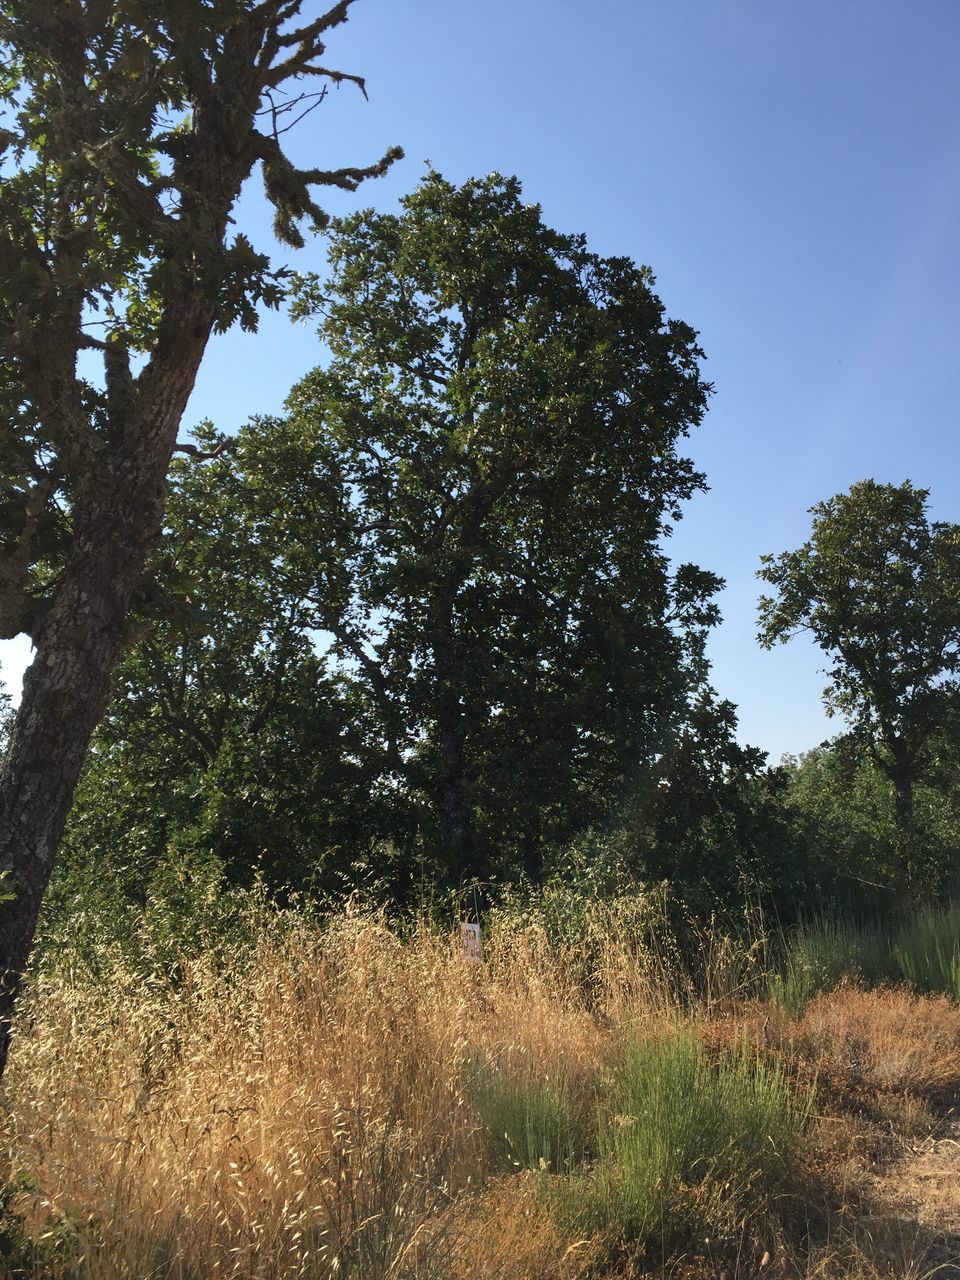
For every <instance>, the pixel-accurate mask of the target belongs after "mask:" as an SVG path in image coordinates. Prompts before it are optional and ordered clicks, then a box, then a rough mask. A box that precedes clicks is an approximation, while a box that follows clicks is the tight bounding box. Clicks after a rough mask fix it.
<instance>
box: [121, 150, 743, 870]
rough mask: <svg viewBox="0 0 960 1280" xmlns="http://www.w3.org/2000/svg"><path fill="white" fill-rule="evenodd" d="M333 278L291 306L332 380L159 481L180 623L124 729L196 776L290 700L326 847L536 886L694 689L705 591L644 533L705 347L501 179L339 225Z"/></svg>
mask: <svg viewBox="0 0 960 1280" xmlns="http://www.w3.org/2000/svg"><path fill="white" fill-rule="evenodd" d="M330 262H331V274H330V276H329V278H328V279H326V280H325V281H323V282H322V283H321V282H320V281H319V280H316V279H310V280H304V281H303V282H302V283H301V285H300V288H299V290H298V303H297V306H298V309H299V311H300V313H301V314H302V315H304V316H309V317H313V318H316V319H317V320H318V322H319V336H320V338H321V339H322V340H323V342H324V343H325V344H326V345H327V347H328V348H329V350H330V353H331V354H330V359H329V361H328V363H327V364H325V365H324V366H322V367H320V368H318V369H316V370H315V371H314V372H313V373H311V374H310V375H308V376H307V377H306V378H305V379H304V380H303V381H302V382H301V383H299V384H298V385H297V386H296V387H295V388H294V390H293V392H292V393H291V396H290V399H289V401H288V412H287V414H286V416H284V417H283V418H280V419H262V420H258V421H255V422H252V423H250V424H248V425H247V426H246V427H244V428H243V429H242V430H241V432H240V433H239V436H238V438H237V441H236V445H235V447H234V448H232V449H231V450H230V452H229V453H228V454H226V455H224V456H223V457H222V458H219V459H217V460H215V461H213V462H211V463H209V464H208V465H207V467H206V468H205V469H204V471H203V472H202V473H201V472H198V471H197V470H196V469H193V470H190V469H187V470H182V471H180V472H179V473H178V476H177V480H176V485H175V497H174V500H173V503H172V507H171V518H172V519H173V520H174V521H175V526H176V527H175V529H174V530H173V532H174V534H175V536H174V540H173V542H172V544H171V545H172V547H173V548H174V551H173V552H172V556H173V558H172V559H170V560H169V561H168V563H167V566H166V569H165V570H162V572H161V574H160V579H161V582H163V583H165V584H166V586H165V588H164V589H165V591H166V592H167V595H168V597H169V598H171V599H172V600H173V601H174V602H175V603H174V608H173V612H172V613H171V615H170V617H169V618H167V619H166V620H164V621H162V622H161V623H160V624H159V625H156V626H154V628H153V630H152V632H151V634H150V636H149V637H148V639H147V640H146V641H145V642H144V644H143V645H141V647H140V649H139V650H138V651H137V654H136V655H135V656H131V658H130V659H129V660H128V662H127V663H126V665H125V667H124V670H123V681H124V688H125V689H127V690H128V691H129V692H128V695H127V697H126V698H125V699H124V700H123V702H121V703H118V704H117V708H116V710H115V711H114V712H113V713H112V717H111V723H112V725H113V729H114V731H115V732H114V737H115V739H116V736H117V733H119V734H120V736H121V737H122V736H123V733H124V732H125V731H124V730H123V728H122V726H123V725H125V726H126V732H127V733H129V735H130V736H131V738H132V739H138V738H141V737H142V736H143V731H142V730H138V729H137V725H136V722H137V721H138V720H139V723H140V724H141V725H146V724H153V725H158V726H163V732H164V734H173V737H174V739H176V738H177V735H183V752H184V753H186V754H189V755H190V756H191V758H192V757H193V756H196V757H197V765H198V768H200V769H202V770H205V769H207V768H209V763H206V764H205V763H204V760H202V759H201V757H204V759H205V760H206V761H207V762H209V761H210V760H212V759H213V757H214V755H215V754H217V753H221V752H223V751H224V750H225V749H226V748H225V746H224V742H225V739H224V738H223V733H222V730H223V729H224V726H229V725H233V726H234V729H233V730H231V732H238V733H241V736H242V737H243V739H244V742H245V743H246V746H245V747H244V752H246V755H244V756H243V758H244V759H246V760H247V761H248V762H249V761H250V760H252V759H255V758H257V757H258V755H259V753H260V752H261V751H262V745H258V744H256V743H255V741H254V739H255V737H256V735H255V734H254V733H253V731H252V726H253V725H254V724H259V726H260V729H261V732H262V731H263V729H264V728H265V726H266V725H268V724H272V725H276V724H277V723H278V722H277V720H276V717H277V715H278V714H279V708H280V706H281V704H282V705H283V706H286V707H287V708H288V709H291V708H293V707H294V705H295V704H296V705H298V706H299V710H298V712H297V715H299V716H300V718H301V721H303V722H304V723H306V722H307V721H309V719H310V717H311V716H312V717H314V718H315V727H314V729H313V738H312V742H313V745H312V747H311V751H312V759H313V761H314V764H315V767H316V769H317V771H318V773H317V776H318V778H319V777H322V778H323V779H325V782H324V785H325V786H326V787H327V788H328V801H327V808H326V815H327V816H326V817H321V816H320V809H319V808H316V807H314V804H313V802H312V801H307V802H306V804H305V805H304V806H302V808H303V812H304V814H306V813H308V812H309V813H313V814H314V815H315V817H317V818H318V822H319V826H320V827H321V828H322V829H323V830H325V831H326V832H327V836H328V837H329V839H330V843H329V845H328V846H327V848H328V853H327V857H328V859H329V858H331V857H334V856H337V857H339V861H340V865H341V867H343V868H346V867H347V866H348V864H349V863H350V858H349V857H348V856H345V854H346V850H347V848H348V846H349V843H350V842H351V841H352V842H353V848H354V854H353V857H354V859H355V860H356V859H357V858H358V857H360V855H361V854H362V851H363V849H365V848H366V849H368V850H373V849H374V847H375V846H378V847H379V850H380V854H379V857H380V861H381V870H382V871H383V873H384V874H388V873H389V874H397V873H398V871H397V869H398V867H399V866H402V867H405V868H406V875H407V876H410V875H411V874H413V871H414V869H415V868H417V867H419V868H420V869H421V871H422V872H425V873H426V874H427V876H428V877H429V878H430V879H431V880H433V881H436V880H439V881H441V882H444V883H447V884H452V885H457V884H459V883H461V882H462V881H464V880H465V879H471V878H477V877H479V878H481V879H486V878H490V877H494V878H501V879H502V878H503V877H514V876H516V875H517V874H529V875H531V876H534V877H535V876H536V875H537V874H538V873H539V870H540V866H541V861H542V859H543V856H544V853H545V851H546V850H547V849H549V848H551V847H557V846H558V845H560V844H562V843H563V842H564V841H566V840H568V839H569V838H571V837H572V836H573V835H575V834H577V833H578V832H581V831H582V830H583V829H584V828H585V827H586V826H588V825H589V824H591V823H593V822H601V821H604V820H605V818H606V815H607V812H608V810H609V809H610V807H611V806H613V805H616V804H618V803H619V802H620V800H621V799H622V798H623V797H624V796H625V795H626V794H627V793H628V792H630V791H631V790H633V789H634V788H635V787H636V785H637V784H638V782H639V780H640V779H641V778H643V777H645V776H646V775H648V774H649V773H650V772H651V770H652V769H653V768H654V766H655V764H656V761H657V760H658V759H659V758H660V756H661V755H662V754H663V752H664V751H665V750H666V749H667V748H668V746H669V744H670V743H671V742H672V740H673V738H674V736H675V735H676V733H677V732H678V731H679V729H680V727H681V726H682V725H683V724H685V723H686V722H687V720H688V719H689V715H690V702H691V700H692V698H693V697H694V696H695V694H696V691H697V690H698V689H699V688H700V685H701V683H702V680H703V676H704V672H705V664H704V662H703V654H702V645H703V639H704V634H705V630H706V628H707V627H708V626H709V625H710V624H711V623H712V622H713V621H715V619H716V617H717V609H716V605H715V603H714V601H713V594H714V592H715V590H716V588H717V586H718V585H719V584H718V580H717V579H716V578H715V577H714V576H713V575H711V574H709V573H706V572H704V571H702V570H700V569H697V568H696V567H695V566H693V565H683V566H681V567H679V568H678V569H676V570H672V569H671V567H670V565H669V561H668V558H667V555H666V553H665V550H664V546H663V540H664V538H665V536H666V535H667V534H668V532H669V529H670V527H671V525H672V522H673V521H674V520H675V519H676V518H678V516H679V514H680V507H681V504H682V503H683V501H684V500H685V499H686V498H688V497H689V496H690V495H691V494H693V493H694V492H696V490H697V489H698V488H700V487H701V486H702V484H703V479H702V477H701V476H700V475H699V474H698V472H697V471H696V470H695V468H694V467H693V465H692V464H691V463H690V461H689V459H687V458H685V457H684V456H683V455H682V453H681V452H680V451H679V450H678V443H679V442H680V441H681V440H682V438H683V436H684V435H685V434H686V433H687V432H688V431H689V430H691V429H692V428H693V427H695V426H696V425H697V424H698V423H699V421H700V419H701V417H702V414H703V411H704V407H705V404H706V399H707V395H708V393H709V385H708V384H707V383H706V382H705V381H704V380H703V378H702V376H701V374H700V361H701V352H700V349H699V347H698V345H697V342H696V335H695V333H694V331H693V330H692V329H690V328H689V326H687V325H684V324H682V323H680V322H678V321H673V320H669V319H667V318H666V316H665V314H664V310H663V306H662V304H661V303H660V301H659V299H658V298H657V297H656V295H655V294H654V292H653V289H652V278H651V276H650V273H649V271H647V270H646V269H645V268H641V267H637V266H635V265H634V264H633V263H632V262H629V261H628V260H626V259H618V258H613V259H610V258H601V257H599V256H597V255H595V254H592V253H591V252H590V251H589V250H588V248H587V246H586V244H585V242H584V240H583V238H582V237H579V236H567V235H561V234H559V233H557V232H555V231H552V230H550V229H549V228H548V227H546V226H545V225H544V223H543V221H542V218H541V215H540V211H539V209H538V208H536V207H535V206H531V205H528V204H525V203H524V202H523V200H522V196H521V191H520V186H519V183H518V182H517V181H516V180H515V179H507V178H502V177H500V176H499V175H492V176H490V177H488V178H484V179H479V180H474V181H470V182H467V183H466V184H464V185H463V186H462V187H457V186H454V185H453V184H451V183H449V182H447V181H446V180H444V179H443V178H442V177H440V175H438V174H436V173H431V174H429V175H428V176H427V178H426V180H425V181H424V182H423V183H422V184H421V186H420V187H419V188H418V189H417V190H416V191H415V192H414V193H413V194H412V195H411V196H409V197H407V198H406V199H405V200H404V201H403V204H402V211H401V212H400V213H398V214H379V213H374V212H373V211H371V210H367V211H365V212H363V213H360V214H357V215H355V216H353V217H350V218H345V219H342V220H340V221H337V222H335V223H334V224H333V225H332V227H331V229H330ZM178 546H179V547H180V550H176V548H177V547H178ZM185 569H186V578H184V577H182V576H181V577H179V578H178V575H182V574H183V573H184V571H185ZM191 576H192V577H193V581H192V583H191V581H190V579H191ZM218 576H219V578H218ZM201 580H202V581H203V582H204V583H206V584H208V585H204V586H201V585H200V582H201ZM218 580H219V582H220V583H222V584H223V585H222V587H220V586H218V585H217V582H218ZM211 587H212V589H211ZM205 600H206V601H207V603H206V604H204V603H203V602H204V601H205ZM311 646H313V647H315V650H316V652H315V653H314V652H313V648H312V647H311ZM288 650H289V653H290V654H291V655H292V656H291V657H290V659H289V661H288V662H287V665H286V666H285V668H284V674H283V676H282V677H281V676H280V675H279V674H276V675H274V676H270V675H269V670H274V671H276V669H277V667H278V663H279V662H280V655H281V654H283V653H287V652H288ZM311 655H312V656H311ZM284 661H287V660H286V659H284ZM251 663H252V664H253V665H252V666H251ZM254 668H256V672H257V674H256V677H255V679H254V677H253V671H254ZM251 680H252V681H253V683H251ZM294 680H297V681H302V683H301V684H300V685H298V689H297V691H296V692H294V691H293V689H292V685H291V681H294ZM171 686H172V692H171ZM281 689H282V694H281V696H280V697H279V698H278V696H277V694H278V691H279V690H281ZM245 691H246V696H247V701H246V705H245V706H244V698H245ZM265 697H269V698H270V699H272V702H271V710H270V711H269V713H264V714H266V720H264V719H263V716H262V714H261V711H260V710H259V708H260V707H261V703H262V702H263V699H264V698H265ZM211 700H212V701H213V703H214V704H215V705H216V708H217V710H216V713H215V714H214V715H213V720H214V721H215V729H214V732H213V733H211V731H210V720H211V711H210V707H211ZM174 707H175V708H178V710H177V715H178V716H180V717H181V720H182V723H181V724H180V725H179V726H178V725H177V723H176V716H174V715H171V711H172V710H173V709H174ZM323 707H326V709H327V710H326V712H323V711H322V708H323ZM133 708H136V712H135V713H134V714H131V712H132V710H133ZM284 714H288V713H287V712H285V713H284ZM289 714H293V712H292V710H290V711H289ZM325 716H326V717H327V718H326V719H325V718H324V717H325ZM244 724H245V725H246V726H247V728H246V729H243V728H242V726H243V725H244ZM321 724H322V725H323V726H324V728H323V730H322V731H321V730H320V728H319V726H320V725H321ZM337 726H339V727H337ZM324 734H326V737H327V741H326V745H325V746H324V745H323V744H322V743H321V741H320V739H322V738H323V736H324ZM282 736H283V735H280V737H281V738H282ZM227 737H228V738H229V737H230V734H229V733H228V735H227ZM166 740H167V741H169V739H166ZM278 740H279V739H278ZM290 741H291V742H297V743H302V742H303V741H304V739H302V738H301V737H298V736H297V735H296V734H293V735H292V737H291V738H290ZM211 746H213V747H215V750H213V751H211V750H210V749H209V748H210V747H211ZM198 752H199V755H198ZM288 757H289V753H288ZM238 758H240V757H239V756H238V755H237V753H236V752H234V754H233V756H232V759H233V760H234V761H235V762H236V760H237V759H238ZM321 760H322V761H324V762H325V763H324V764H323V766H322V767H321V765H320V764H319V762H320V761H321ZM221 767H222V764H218V765H217V768H221ZM285 768H286V766H285ZM289 773H290V776H291V777H293V776H299V774H300V773H302V766H301V767H299V768H298V766H297V765H295V764H291V767H290V769H289ZM208 776H209V775H208ZM337 778H339V779H340V783H339V784H338V783H337V781H336V780H337ZM244 786H245V787H246V788H247V790H246V791H245V794H247V795H250V794H252V793H251V791H250V790H249V788H250V787H251V786H253V791H254V792H256V785H255V784H253V783H252V781H251V779H250V777H249V775H248V777H247V781H246V783H245V784H244ZM215 789H216V788H215ZM320 790H322V788H319V787H318V788H314V789H313V790H312V791H311V790H310V788H307V794H312V795H313V796H314V797H315V798H316V799H317V802H318V804H319V796H320ZM333 795H335V796H336V799H335V800H333V799H332V798H330V797H332V796H333ZM320 808H322V805H321V806H320ZM334 809H339V813H338V814H337V815H335V814H334V812H333V810H334ZM252 825H253V826H254V827H255V826H256V823H255V822H254V823H253V824H252ZM283 825H284V824H283V823H282V822H279V821H278V822H277V828H276V831H275V835H276V836H277V837H279V836H280V830H281V828H282V827H283ZM300 830H301V836H302V844H301V854H303V853H305V852H306V851H307V850H312V851H313V853H314V854H315V855H317V856H318V857H320V856H321V855H322V848H321V846H322V839H321V838H320V834H319V832H317V831H315V832H314V833H313V835H312V836H311V835H310V834H309V833H307V832H306V831H305V830H304V829H303V823H301V824H300ZM279 843H280V844H281V845H285V844H287V842H285V841H284V840H283V839H282V838H279ZM236 847H237V848H238V849H240V848H244V847H247V848H248V847H249V846H248V845H246V843H245V842H244V841H243V839H242V837H241V838H240V840H239V841H238V843H237V846H236ZM287 847H288V848H289V845H287ZM336 849H339V850H340V854H339V855H334V852H333V851H334V850H336ZM286 856H287V857H288V859H289V860H290V867H289V873H290V875H291V876H294V877H295V876H296V875H297V874H298V872H297V871H296V868H295V866H294V864H295V863H297V861H298V856H299V855H297V854H295V853H290V852H288V853H287V855H286ZM391 858H392V859H393V860H394V866H393V868H392V869H390V867H389V864H390V860H391ZM271 866H272V867H273V871H274V875H276V876H280V877H281V878H282V857H281V855H280V854H279V852H276V851H274V853H272V854H271ZM328 870H329V865H328Z"/></svg>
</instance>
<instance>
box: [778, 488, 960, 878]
mask: <svg viewBox="0 0 960 1280" xmlns="http://www.w3.org/2000/svg"><path fill="white" fill-rule="evenodd" d="M928 496H929V490H927V489H916V488H914V487H913V485H912V484H911V483H910V482H909V481H905V482H904V483H903V484H901V485H890V484H878V483H877V482H876V481H874V480H863V481H860V482H859V483H858V484H855V485H853V487H852V488H851V489H850V491H849V493H843V494H837V495H836V496H835V497H833V498H830V499H829V500H828V501H826V502H821V503H818V504H817V505H816V506H815V507H812V508H811V512H812V514H813V517H814V520H813V530H812V535H811V537H810V539H809V541H807V542H805V543H804V544H803V546H802V547H800V548H799V549H798V550H796V551H785V552H783V553H782V554H780V555H778V556H772V555H767V556H762V557H761V564H762V567H761V569H760V570H759V573H758V576H759V577H760V578H762V579H763V580H764V581H766V582H768V583H770V584H771V586H773V587H774V588H775V590H776V594H775V595H773V596H762V597H761V599H760V633H759V637H758V638H759V640H760V643H761V644H762V645H763V646H764V647H765V648H768V649H769V648H771V647H772V646H773V644H775V643H785V642H786V641H787V640H789V639H790V638H791V637H792V636H794V635H796V634H798V633H799V632H802V631H807V632H809V633H810V635H812V637H813V639H814V640H815V641H816V642H817V644H818V645H819V646H820V647H821V648H822V649H824V650H825V651H826V653H827V654H828V655H829V657H830V659H831V666H830V667H829V668H828V673H829V676H830V684H829V685H828V686H827V688H826V690H825V692H824V701H825V704H826V707H827V711H828V713H829V714H833V713H834V712H840V713H841V714H842V715H844V716H845V717H846V718H847V719H848V720H849V722H850V724H851V727H852V732H853V734H854V735H855V738H856V739H857V740H858V741H859V742H860V743H861V744H862V745H863V746H864V747H865V748H866V750H867V751H868V752H869V754H870V756H871V757H872V758H873V760H874V761H875V762H876V764H877V766H878V767H879V768H880V769H881V770H882V772H883V773H884V774H885V775H886V777H887V778H888V779H889V780H890V783H891V784H892V786H893V791H894V798H895V810H896V820H897V827H898V831H899V843H900V858H899V861H900V865H899V878H900V882H901V887H902V888H904V889H907V888H909V889H911V890H912V891H914V892H916V891H918V889H919V887H920V879H919V878H920V876H921V874H922V872H923V870H924V868H923V867H922V865H921V863H922V858H921V849H920V847H919V842H918V840H917V835H916V830H915V823H914V802H913V801H914V787H915V785H916V783H917V781H918V780H919V779H920V778H921V777H922V776H923V774H924V771H925V768H926V760H925V751H926V749H927V747H928V745H929V743H930V741H931V739H932V737H933V736H934V735H935V734H937V733H938V732H940V731H942V730H944V729H945V728H946V727H947V726H948V725H949V724H950V723H951V722H952V721H953V719H954V717H955V716H956V713H957V708H958V694H960V681H958V674H957V673H958V668H960V525H956V524H947V523H943V522H939V521H931V520H930V519H929V516H928V511H927V508H928V502H927V499H928Z"/></svg>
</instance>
